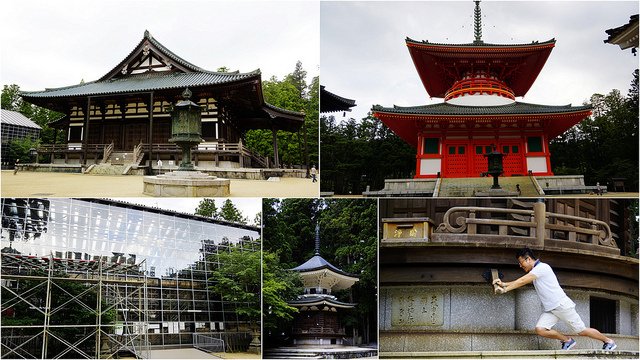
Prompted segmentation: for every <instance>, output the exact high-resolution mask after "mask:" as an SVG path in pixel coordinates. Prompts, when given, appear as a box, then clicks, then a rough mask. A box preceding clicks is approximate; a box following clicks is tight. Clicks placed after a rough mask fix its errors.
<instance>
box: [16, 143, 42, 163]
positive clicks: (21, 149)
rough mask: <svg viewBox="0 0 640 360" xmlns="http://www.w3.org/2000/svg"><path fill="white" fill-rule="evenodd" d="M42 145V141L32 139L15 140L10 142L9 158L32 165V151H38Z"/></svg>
mask: <svg viewBox="0 0 640 360" xmlns="http://www.w3.org/2000/svg"><path fill="white" fill-rule="evenodd" d="M38 145H40V140H32V139H31V138H28V137H26V138H22V139H13V140H11V142H9V157H11V158H12V159H15V160H18V159H19V160H20V162H21V163H23V164H25V163H31V162H33V160H34V159H33V158H32V157H31V152H30V150H31V149H37V148H38Z"/></svg>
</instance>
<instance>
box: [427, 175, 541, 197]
mask: <svg viewBox="0 0 640 360" xmlns="http://www.w3.org/2000/svg"><path fill="white" fill-rule="evenodd" d="M498 181H499V183H500V186H501V187H502V188H503V189H504V190H507V191H514V192H515V191H516V185H520V191H521V195H520V196H522V197H539V196H540V194H539V193H538V191H537V190H536V187H535V185H534V183H533V182H532V180H531V178H530V177H528V176H514V177H500V178H499V180H498ZM491 185H493V178H492V177H477V178H455V179H447V178H444V179H441V181H440V188H439V189H438V197H473V196H475V193H476V192H481V191H487V190H488V189H490V188H491Z"/></svg>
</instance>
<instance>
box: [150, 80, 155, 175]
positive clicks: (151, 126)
mask: <svg viewBox="0 0 640 360" xmlns="http://www.w3.org/2000/svg"><path fill="white" fill-rule="evenodd" d="M153 101H154V100H153V91H152V92H151V93H149V168H152V163H153Z"/></svg>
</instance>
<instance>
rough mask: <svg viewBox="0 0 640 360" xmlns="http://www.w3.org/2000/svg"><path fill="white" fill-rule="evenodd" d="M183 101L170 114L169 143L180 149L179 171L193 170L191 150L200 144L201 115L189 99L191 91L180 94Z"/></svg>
mask: <svg viewBox="0 0 640 360" xmlns="http://www.w3.org/2000/svg"><path fill="white" fill-rule="evenodd" d="M182 98H183V100H180V101H178V103H177V104H176V105H175V106H174V108H173V111H172V112H171V138H170V139H169V142H172V143H175V144H177V145H178V146H179V147H180V148H181V149H182V162H180V166H179V168H178V170H179V171H193V170H195V168H194V166H193V164H192V163H191V148H192V147H194V146H196V145H198V144H200V143H201V142H202V141H203V140H202V118H201V116H202V113H201V111H202V110H201V109H200V106H199V105H198V104H196V103H194V102H193V101H191V100H190V98H191V91H189V89H185V90H184V91H183V92H182Z"/></svg>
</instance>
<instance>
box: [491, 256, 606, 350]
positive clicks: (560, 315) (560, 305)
mask: <svg viewBox="0 0 640 360" xmlns="http://www.w3.org/2000/svg"><path fill="white" fill-rule="evenodd" d="M516 258H517V259H518V263H519V264H520V267H521V268H522V270H524V271H525V272H526V273H527V274H526V275H524V276H522V277H521V278H519V279H517V280H514V281H511V282H503V281H501V280H500V279H496V280H495V281H494V284H497V285H498V286H500V287H499V288H497V289H496V292H497V293H499V294H504V293H506V292H507V291H511V290H514V289H517V288H519V287H521V286H524V285H527V284H529V283H532V282H533V287H534V288H535V289H536V293H537V294H538V297H539V298H540V302H542V307H543V308H544V312H543V313H542V315H540V318H539V319H538V323H537V324H536V333H537V334H538V335H540V336H544V337H546V338H550V339H557V340H560V341H561V342H562V349H563V350H569V349H571V348H572V347H574V346H575V345H576V341H575V340H574V339H572V338H571V337H569V336H566V335H564V334H562V333H560V332H559V331H557V330H553V329H552V328H553V326H554V325H555V324H557V323H558V321H559V320H562V321H564V322H565V323H566V324H567V325H569V327H570V328H571V329H572V330H573V331H575V332H576V333H577V334H578V335H582V336H588V337H590V338H592V339H596V340H600V341H602V342H603V343H604V345H602V349H604V350H614V349H615V348H616V347H617V345H616V343H615V342H614V341H613V340H612V339H610V338H608V337H606V336H604V335H603V334H602V333H601V332H600V331H598V330H596V329H593V328H588V327H586V326H585V325H584V322H582V319H580V315H578V313H577V312H576V309H575V307H576V304H575V303H574V302H573V301H571V299H569V297H568V296H567V294H565V293H564V290H562V288H561V287H560V284H559V283H558V279H557V278H556V274H554V273H553V270H552V269H551V266H549V265H548V264H545V263H543V262H540V260H538V259H536V257H535V255H534V254H533V251H532V250H531V249H529V248H524V249H521V250H518V252H517V254H516Z"/></svg>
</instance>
